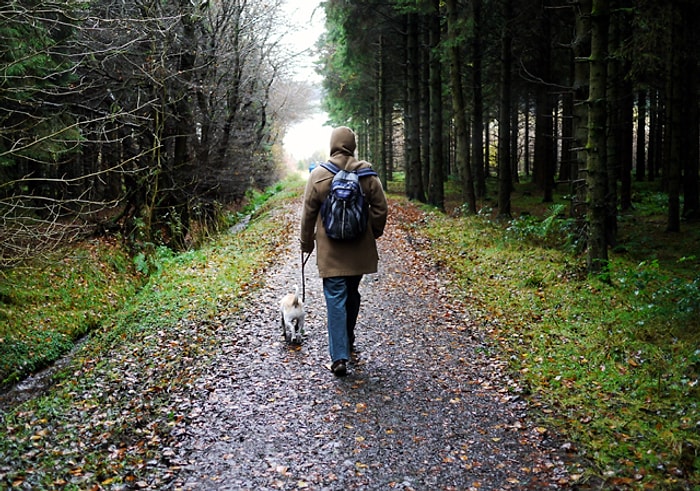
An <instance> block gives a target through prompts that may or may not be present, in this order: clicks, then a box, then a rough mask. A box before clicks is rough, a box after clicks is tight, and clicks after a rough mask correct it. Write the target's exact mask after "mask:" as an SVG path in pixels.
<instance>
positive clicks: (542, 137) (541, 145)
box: [533, 2, 555, 202]
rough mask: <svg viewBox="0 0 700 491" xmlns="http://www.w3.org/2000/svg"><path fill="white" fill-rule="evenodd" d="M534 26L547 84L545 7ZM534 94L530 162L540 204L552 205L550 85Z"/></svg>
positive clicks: (548, 55)
mask: <svg viewBox="0 0 700 491" xmlns="http://www.w3.org/2000/svg"><path fill="white" fill-rule="evenodd" d="M545 3H546V2H545ZM537 23H538V28H539V30H540V42H539V43H538V44H539V46H538V51H539V58H538V60H537V74H538V77H539V78H540V79H541V80H542V81H544V82H550V79H551V73H550V72H551V39H550V30H551V29H550V21H549V13H548V10H547V6H546V5H545V6H544V7H542V9H541V10H540V12H539V18H538V20H537ZM535 91H536V92H535V99H536V102H535V159H534V163H533V177H534V180H535V184H536V185H537V188H538V189H539V190H541V191H542V192H543V195H544V197H543V201H545V202H551V201H552V188H553V183H554V167H555V166H554V162H553V159H554V141H553V137H554V118H553V115H554V104H553V102H552V96H551V94H550V89H549V86H548V85H547V84H546V83H542V82H540V83H538V84H537V86H536V87H535Z"/></svg>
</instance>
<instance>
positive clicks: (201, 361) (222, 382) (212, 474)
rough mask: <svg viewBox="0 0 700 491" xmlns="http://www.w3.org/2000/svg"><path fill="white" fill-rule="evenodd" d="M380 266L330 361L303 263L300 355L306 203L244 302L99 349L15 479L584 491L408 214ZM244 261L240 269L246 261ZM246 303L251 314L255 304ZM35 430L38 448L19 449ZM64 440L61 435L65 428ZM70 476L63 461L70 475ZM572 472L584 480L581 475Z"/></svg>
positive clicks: (87, 357)
mask: <svg viewBox="0 0 700 491" xmlns="http://www.w3.org/2000/svg"><path fill="white" fill-rule="evenodd" d="M391 204H392V207H391V210H390V218H389V224H388V226H387V230H386V235H385V236H384V237H382V238H381V239H380V240H379V246H380V258H381V260H380V270H379V272H378V274H376V275H368V276H366V277H365V278H364V279H363V282H362V284H361V287H360V292H361V294H362V297H363V298H362V308H361V312H360V318H359V319H358V326H357V329H356V334H357V345H358V348H359V354H358V355H357V356H354V357H353V359H352V360H351V362H350V364H349V374H348V376H347V377H344V378H336V377H334V376H333V375H332V374H331V373H330V372H329V371H328V369H327V368H326V365H327V363H328V361H329V360H328V351H327V339H326V336H327V335H326V328H325V303H324V298H323V291H322V284H321V280H320V279H319V278H318V275H317V273H316V269H315V266H314V265H313V264H314V262H315V257H312V260H311V261H309V263H308V264H307V267H306V315H307V318H306V337H305V339H304V341H303V343H302V344H301V345H293V346H290V345H287V344H286V343H285V342H284V338H283V336H282V332H281V328H280V326H279V312H278V310H277V308H278V299H279V298H280V297H281V296H282V295H283V294H285V293H287V292H288V291H290V290H291V289H292V288H293V285H295V284H297V285H298V284H299V283H300V282H301V272H300V258H299V253H298V240H297V219H298V212H297V210H298V209H299V208H298V207H299V202H298V200H295V201H293V202H291V203H287V204H286V205H285V206H286V207H287V209H281V210H277V212H276V213H273V214H272V216H271V218H270V219H272V220H276V221H278V222H279V230H280V231H281V233H280V236H278V237H274V238H270V240H273V241H275V245H276V246H277V248H278V253H277V255H276V257H275V259H274V261H273V262H271V264H270V266H269V267H268V268H267V269H266V270H264V271H261V272H260V277H259V278H257V280H258V281H259V285H255V286H252V287H251V288H249V289H246V292H245V297H246V300H245V301H244V302H232V303H223V304H222V308H221V310H220V311H219V312H218V314H217V315H216V316H215V318H213V319H199V318H196V317H194V318H186V319H182V320H181V321H180V322H178V323H177V324H176V325H175V326H173V327H169V328H163V329H162V330H160V331H157V332H155V333H153V334H147V335H145V336H143V339H142V340H141V342H140V343H128V344H127V343H125V345H124V346H126V347H127V348H128V349H124V350H120V349H115V350H113V351H112V352H110V354H109V357H108V359H103V358H102V357H101V356H100V355H99V354H97V353H90V352H89V350H86V351H85V352H84V353H83V354H81V357H82V358H81V359H80V360H78V363H76V364H75V367H76V368H75V372H74V373H72V375H71V377H70V381H67V382H65V383H64V385H65V386H66V387H67V388H68V390H64V391H63V392H61V393H60V394H62V397H64V398H65V401H64V403H65V405H66V407H67V409H66V410H65V412H64V413H63V414H61V416H60V417H57V416H55V415H52V414H43V413H42V410H41V408H40V407H39V408H35V409H31V410H28V411H27V412H25V413H22V412H20V413H18V414H16V415H14V416H12V417H5V418H4V419H3V424H4V427H5V434H6V435H7V436H8V438H17V440H18V441H17V449H18V451H17V453H16V454H12V455H9V454H8V455H4V456H1V457H2V459H0V460H4V461H5V463H4V464H0V483H1V482H9V483H10V484H11V485H13V486H15V487H17V488H19V489H22V488H47V489H49V488H61V487H64V486H66V485H68V484H70V485H73V486H78V487H80V488H84V489H173V490H200V489H230V490H239V489H240V490H242V489H251V490H252V489H255V490H258V489H314V490H336V489H405V490H411V489H415V490H418V489H442V490H452V489H460V490H472V489H474V490H480V489H492V490H496V489H498V490H519V489H532V490H540V489H564V488H575V487H577V483H576V479H577V478H578V476H579V475H580V474H581V469H580V467H579V466H580V463H578V462H575V461H574V460H575V456H574V455H573V452H572V451H571V449H572V448H573V447H572V445H571V444H570V443H569V442H562V441H559V440H558V439H557V437H556V435H555V432H554V431H552V430H550V429H547V428H544V427H542V426H541V422H539V421H537V419H536V418H535V417H533V416H532V415H531V412H530V407H529V405H528V402H527V398H526V397H524V390H523V389H522V388H521V387H520V385H519V384H518V381H517V379H515V378H514V377H513V376H511V374H509V373H508V371H507V368H506V367H507V363H506V362H505V361H504V360H503V359H500V358H499V357H498V355H497V353H496V349H495V348H494V347H493V346H494V345H493V344H492V343H491V341H490V339H489V325H488V322H485V321H483V320H482V319H483V316H481V315H479V313H477V312H475V311H472V308H473V306H471V305H470V303H469V300H470V299H469V298H465V297H464V295H462V294H459V293H458V292H456V291H454V289H452V288H451V286H450V281H449V277H448V275H447V273H446V272H445V271H442V268H441V266H440V265H439V264H435V262H434V261H432V260H431V255H430V243H429V241H427V240H426V239H424V238H422V237H421V236H420V235H419V234H417V233H415V231H414V230H413V229H412V228H411V226H410V224H415V223H419V222H420V221H422V220H425V219H426V218H425V216H423V214H422V212H420V210H419V209H418V208H417V207H415V206H413V205H411V204H409V203H407V202H405V201H393V200H392V203H391ZM233 259H234V258H232V260H233ZM238 304H241V305H243V306H242V307H240V305H238ZM27 428H30V429H31V432H30V434H31V437H30V438H29V442H27V441H19V440H20V437H19V435H20V434H22V435H25V434H27V432H26V430H27ZM58 428H60V429H61V430H60V431H54V430H57V429H58ZM56 462H60V464H59V463H56ZM572 469H573V471H572Z"/></svg>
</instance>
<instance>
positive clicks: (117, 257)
mask: <svg viewBox="0 0 700 491" xmlns="http://www.w3.org/2000/svg"><path fill="white" fill-rule="evenodd" d="M0 278H1V280H2V281H1V282H0V389H1V388H3V387H6V386H8V385H9V384H12V383H14V382H17V381H18V380H20V379H21V378H23V377H25V376H26V375H28V374H30V373H32V372H35V371H37V370H39V369H41V368H43V367H45V366H47V365H49V364H50V363H52V362H53V361H55V360H56V359H57V358H59V357H60V356H62V355H64V354H65V353H66V352H68V351H69V350H70V349H71V348H72V347H73V346H74V343H75V342H76V341H77V340H78V339H80V338H81V337H82V336H84V335H85V334H86V333H88V332H89V331H91V330H93V329H94V328H95V327H97V326H99V325H100V324H101V323H102V322H103V321H104V319H106V318H108V317H109V316H110V315H111V314H112V313H113V312H114V311H115V310H116V309H117V308H118V307H120V306H121V305H123V304H124V303H125V302H127V301H128V300H129V299H130V298H131V297H133V295H134V294H135V292H136V291H137V289H138V288H139V286H140V285H141V284H142V278H141V277H140V276H139V275H138V274H137V273H136V272H135V270H134V268H133V265H132V263H131V260H130V258H129V256H128V254H127V252H126V251H125V250H124V248H123V247H121V246H120V245H119V244H118V243H117V242H116V241H113V240H94V241H89V242H83V243H80V244H78V245H77V246H73V247H71V248H65V249H63V250H60V251H58V252H56V253H54V254H52V255H51V256H50V257H48V258H42V259H41V260H38V261H35V262H32V263H30V264H27V265H24V266H18V267H15V268H13V269H10V270H6V271H0Z"/></svg>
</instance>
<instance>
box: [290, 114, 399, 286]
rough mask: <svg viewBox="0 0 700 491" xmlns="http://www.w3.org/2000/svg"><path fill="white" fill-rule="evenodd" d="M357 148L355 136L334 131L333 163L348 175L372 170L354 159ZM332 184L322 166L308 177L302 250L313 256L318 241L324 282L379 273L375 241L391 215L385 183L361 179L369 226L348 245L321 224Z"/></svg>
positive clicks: (347, 131) (347, 130) (346, 131)
mask: <svg viewBox="0 0 700 491" xmlns="http://www.w3.org/2000/svg"><path fill="white" fill-rule="evenodd" d="M356 146H357V144H356V141H355V134H354V133H353V131H352V130H351V129H350V128H347V127H345V126H341V127H339V128H336V129H334V130H333V132H332V133H331V158H330V161H331V162H333V163H334V164H335V165H337V166H338V167H339V168H341V169H345V170H348V171H352V170H357V169H361V168H365V167H371V166H372V165H371V164H370V163H369V162H366V161H364V160H357V159H356V158H355V157H354V153H355V148H356ZM332 180H333V173H332V172H330V171H328V170H326V169H324V168H323V167H321V166H318V167H316V168H315V169H314V170H313V171H312V172H311V174H310V175H309V180H308V181H307V183H306V190H305V191H304V205H303V208H302V213H301V250H302V251H303V252H312V251H313V250H314V240H315V241H316V248H317V250H316V264H317V266H318V273H319V276H321V278H328V277H334V276H357V275H363V274H369V273H376V272H377V263H378V261H379V255H378V253H377V243H376V239H378V238H379V237H381V236H382V234H383V233H384V227H385V225H386V218H387V211H388V210H387V202H386V197H385V195H384V190H383V188H382V183H381V181H380V180H379V178H378V177H375V176H371V177H362V178H361V179H360V185H361V186H362V190H363V191H364V193H365V200H366V201H367V203H368V204H369V222H368V226H367V230H366V231H365V234H364V235H363V236H362V237H360V238H359V239H357V240H353V241H348V242H345V241H337V240H332V239H330V238H328V236H327V235H326V231H325V229H324V228H323V222H322V221H321V215H320V210H321V204H322V203H323V201H324V200H325V199H326V197H327V196H328V193H329V192H330V186H331V181H332Z"/></svg>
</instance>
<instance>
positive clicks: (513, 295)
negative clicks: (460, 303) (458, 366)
mask: <svg viewBox="0 0 700 491" xmlns="http://www.w3.org/2000/svg"><path fill="white" fill-rule="evenodd" d="M657 198H658V197H656V196H655V195H653V194H649V195H648V196H646V197H640V198H639V200H640V202H639V203H638V205H639V206H638V208H637V211H636V212H633V213H631V214H629V215H628V216H622V217H621V219H620V234H621V236H622V237H623V241H624V242H625V243H627V244H628V246H627V247H619V248H618V249H617V250H616V251H617V252H613V253H611V276H610V278H611V280H612V281H610V282H607V281H601V279H599V278H589V277H587V275H586V273H585V258H583V257H581V256H580V255H577V254H576V253H575V252H573V251H574V250H575V248H573V247H571V246H572V242H573V241H572V238H571V236H570V233H569V230H570V228H569V226H570V223H569V222H568V221H567V220H565V219H562V218H560V217H559V216H558V210H559V208H557V207H556V206H555V207H553V208H550V209H549V210H547V209H544V213H545V214H544V215H541V216H532V215H526V216H523V217H521V218H519V219H515V220H512V221H509V222H508V223H504V222H498V221H495V220H493V219H492V218H491V214H484V215H480V216H471V217H461V218H450V217H448V216H445V215H443V214H438V213H432V214H431V215H430V217H431V218H430V220H429V225H428V227H427V229H426V233H427V234H428V236H429V237H430V240H431V245H430V247H431V251H433V254H434V258H435V261H439V262H440V263H441V264H443V265H447V266H448V267H449V268H450V269H451V270H452V271H453V272H454V278H455V286H456V287H457V288H459V289H460V290H461V291H462V292H463V294H464V295H465V296H466V297H468V298H471V299H473V305H474V308H475V310H476V311H478V312H480V315H481V316H482V319H481V321H482V322H484V323H485V324H487V325H488V326H489V328H490V329H491V331H492V333H493V336H494V337H495V339H496V340H497V342H498V343H499V344H500V345H501V347H502V351H503V353H505V355H506V356H508V357H509V359H510V361H511V366H512V368H513V370H515V371H517V372H519V373H520V376H521V378H522V379H523V380H524V381H525V382H526V383H527V385H528V387H529V388H530V390H531V393H532V399H533V401H534V403H535V404H536V406H538V407H539V409H540V410H541V414H542V417H543V418H544V419H545V420H546V422H547V423H548V424H549V425H552V426H554V427H556V428H558V429H559V430H560V432H561V433H562V434H563V435H564V436H565V437H567V438H570V439H572V440H573V441H575V442H578V446H579V448H578V450H579V451H580V453H581V454H582V455H583V456H584V457H586V458H587V459H589V460H590V461H591V462H593V463H594V464H595V467H594V469H592V472H591V475H587V476H581V477H580V479H581V481H582V482H584V481H586V480H588V479H589V478H595V479H600V478H602V480H603V481H604V482H605V486H606V489H619V488H630V489H700V433H699V430H700V407H699V405H700V383H699V382H700V350H699V349H698V348H699V347H700V262H699V261H698V258H697V257H695V256H694V255H693V254H694V251H697V244H698V242H699V241H700V229H699V228H698V225H697V224H696V225H687V226H686V227H687V229H688V230H686V232H685V233H684V234H683V235H676V236H669V235H667V234H665V233H663V232H659V231H657V232H654V230H656V228H655V223H656V222H662V221H663V218H662V217H660V216H659V215H658V213H656V214H655V213H649V212H648V210H649V208H648V207H647V206H646V203H647V202H648V201H653V200H658V199H657ZM647 200H648V201H647ZM548 214H549V215H548Z"/></svg>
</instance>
